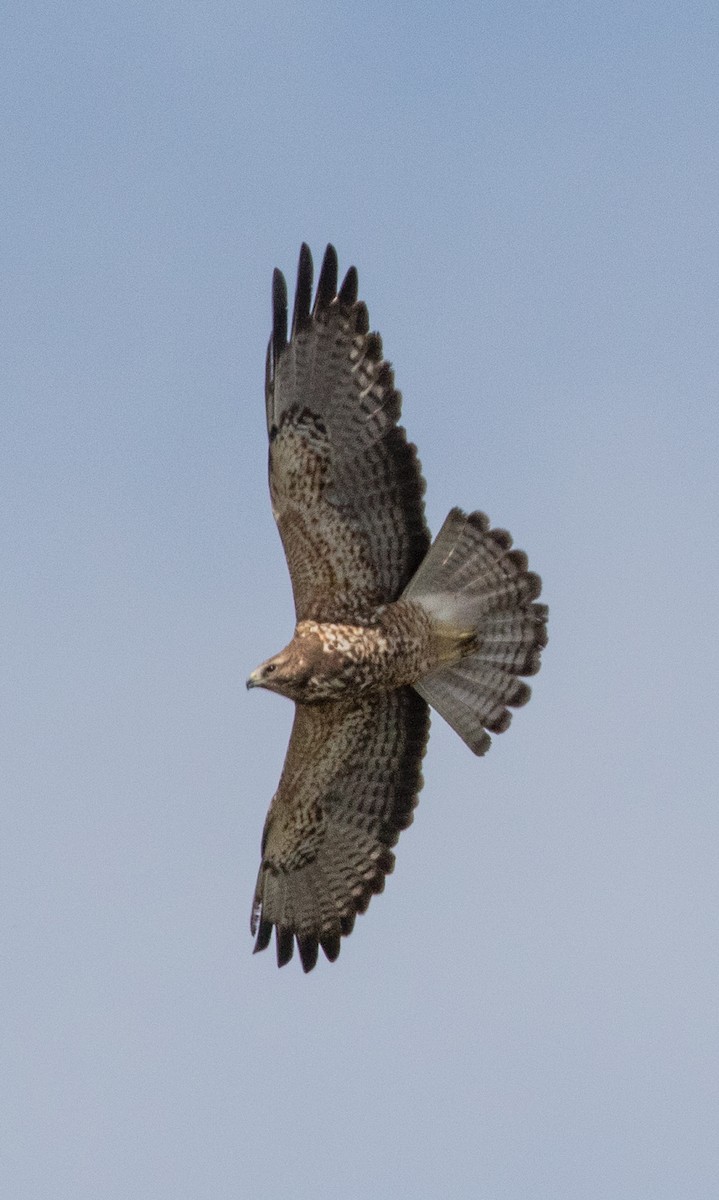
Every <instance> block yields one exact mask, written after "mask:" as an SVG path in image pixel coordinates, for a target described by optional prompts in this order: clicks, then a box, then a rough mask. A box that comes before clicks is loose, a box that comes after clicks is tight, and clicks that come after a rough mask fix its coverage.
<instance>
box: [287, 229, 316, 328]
mask: <svg viewBox="0 0 719 1200" xmlns="http://www.w3.org/2000/svg"><path fill="white" fill-rule="evenodd" d="M313 273H314V267H313V263H312V254H311V252H310V248H309V246H308V245H307V243H306V242H303V243H302V245H301V247H300V259H299V262H298V264H297V287H296V288H295V305H294V309H293V312H292V333H291V337H294V336H295V334H296V333H298V332H299V331H300V330H301V329H303V328H305V327H306V326H307V325H309V322H310V305H311V304H312V276H313Z"/></svg>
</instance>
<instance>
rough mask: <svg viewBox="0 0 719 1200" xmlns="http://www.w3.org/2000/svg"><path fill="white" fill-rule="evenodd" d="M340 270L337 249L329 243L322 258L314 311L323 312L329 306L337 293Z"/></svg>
mask: <svg viewBox="0 0 719 1200" xmlns="http://www.w3.org/2000/svg"><path fill="white" fill-rule="evenodd" d="M338 270H339V267H338V264H337V251H336V250H335V248H334V246H333V245H331V244H329V245H328V246H327V249H326V250H325V256H324V258H323V259H322V266H321V268H320V277H319V279H318V280H317V295H316V297H315V306H314V309H313V310H312V311H313V312H321V311H322V309H323V308H328V307H329V305H330V304H331V303H332V301H333V300H334V298H335V296H336V295H337V273H338Z"/></svg>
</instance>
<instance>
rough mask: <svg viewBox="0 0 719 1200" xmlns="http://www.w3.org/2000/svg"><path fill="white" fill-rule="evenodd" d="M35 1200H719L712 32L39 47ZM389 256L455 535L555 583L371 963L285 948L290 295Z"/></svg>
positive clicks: (275, 31)
mask: <svg viewBox="0 0 719 1200" xmlns="http://www.w3.org/2000/svg"><path fill="white" fill-rule="evenodd" d="M0 59H2V62H0V100H1V104H0V112H2V121H3V126H4V137H3V147H4V148H3V159H4V162H3V170H2V173H1V178H0V202H1V205H2V211H3V213H4V220H3V224H4V233H5V236H4V237H3V238H2V240H1V241H0V266H1V267H2V278H3V284H4V286H3V289H2V292H3V300H2V308H3V312H2V324H3V337H2V339H1V341H2V345H1V346H0V372H1V374H0V380H1V391H2V400H1V404H2V438H1V439H0V496H1V497H2V509H1V513H2V515H1V516H0V528H1V530H2V550H1V553H2V585H1V587H0V599H1V603H2V620H1V621H0V628H1V629H2V634H1V635H0V647H1V651H0V652H1V654H2V669H1V671H0V705H1V710H2V721H1V722H0V739H1V742H0V745H1V750H2V763H3V766H2V779H3V792H4V797H3V804H2V809H1V813H2V816H1V818H0V819H1V820H2V826H3V828H2V837H1V844H2V851H1V854H2V868H1V873H0V890H1V892H2V895H1V896H0V903H1V905H2V912H3V920H2V923H1V929H2V933H1V935H0V936H1V940H2V961H3V971H2V976H3V984H2V991H1V992H0V996H1V997H2V1000H1V1003H2V1008H3V1013H2V1021H1V1022H0V1025H1V1027H2V1068H1V1070H2V1078H3V1089H2V1091H3V1097H2V1104H3V1106H4V1107H5V1108H6V1111H5V1113H4V1115H3V1117H2V1121H1V1122H0V1124H1V1126H2V1129H3V1133H2V1140H3V1142H4V1145H3V1147H2V1153H1V1154H0V1180H1V1181H2V1185H3V1194H4V1195H7V1196H12V1197H18V1198H20V1197H22V1200H35V1198H37V1200H45V1198H46V1197H47V1196H49V1195H52V1196H53V1200H84V1198H85V1197H87V1198H88V1200H89V1198H92V1200H95V1198H96V1197H102V1198H103V1200H115V1198H116V1197H117V1198H118V1200H120V1198H122V1200H126V1197H128V1196H132V1197H133V1200H134V1198H138V1200H165V1198H166V1197H167V1198H168V1200H170V1198H172V1200H184V1198H187V1200H197V1198H198V1197H205V1196H207V1197H210V1196H211V1197H212V1198H213V1200H225V1198H227V1200H230V1198H236V1197H238V1196H245V1195H252V1196H254V1197H256V1198H257V1200H274V1198H275V1197H277V1196H278V1195H282V1194H291V1195H293V1196H297V1197H299V1198H300V1200H302V1198H304V1197H311V1198H312V1200H330V1198H332V1200H334V1198H335V1197H337V1196H341V1197H342V1198H343V1200H359V1198H360V1197H363V1198H364V1197H365V1196H366V1195H368V1194H370V1193H371V1194H376V1195H380V1196H382V1195H387V1196H393V1197H397V1198H398V1200H404V1198H405V1197H407V1198H408V1197H412V1198H413V1200H434V1198H435V1197H437V1196H449V1197H452V1198H455V1197H456V1198H464V1197H473V1198H474V1197H479V1198H480V1200H525V1198H526V1197H527V1196H532V1197H533V1198H542V1200H543V1198H545V1197H546V1198H547V1200H606V1198H607V1197H611V1198H612V1200H676V1198H677V1197H678V1196H682V1197H683V1198H684V1197H686V1198H687V1200H704V1198H706V1200H709V1198H710V1197H711V1198H712V1200H713V1198H714V1197H715V1196H716V1195H717V1191H718V1189H719V1139H718V1138H717V1127H718V1124H719V1083H718V1081H719V1061H718V1058H719V1053H718V1052H719V1033H718V1032H717V1019H716V1017H717V1011H718V1010H719V968H718V967H717V952H716V948H717V912H718V911H719V883H718V881H717V868H716V859H717V845H718V838H719V815H718V812H717V800H716V796H717V784H716V778H717V757H718V756H717V736H716V700H717V697H716V690H717V689H716V668H717V648H716V647H717V639H716V633H715V627H716V598H717V594H718V592H719V588H718V583H719V572H718V571H717V566H716V529H717V517H718V516H719V514H718V513H717V488H716V462H717V450H718V446H717V441H718V439H717V416H716V404H717V378H718V370H717V368H718V366H719V364H718V362H717V359H718V358H719V354H718V352H717V316H718V313H717V307H718V306H717V278H718V277H719V241H718V238H717V207H718V204H719V166H718V165H717V164H718V160H717V153H716V148H717V140H718V137H719V118H718V116H717V114H718V113H719V85H718V83H717V81H718V80H719V23H718V21H717V13H716V8H715V5H713V4H708V3H707V4H699V3H691V2H689V3H686V4H684V5H682V6H681V7H680V6H677V5H672V4H663V3H658V4H657V3H653V4H649V3H642V2H637V3H612V2H609V3H602V4H599V3H584V4H582V3H573V4H569V3H547V4H530V3H527V2H522V3H503V4H499V3H482V4H453V3H448V4H442V5H439V4H433V3H430V4H427V5H424V6H423V7H422V9H421V11H419V10H417V11H414V10H413V9H412V8H411V7H407V6H399V5H397V4H395V3H387V2H385V3H383V4H381V5H380V4H375V3H367V4H365V5H364V6H363V7H361V8H358V6H357V5H350V4H346V3H339V4H337V5H335V6H328V5H326V4H299V5H292V6H290V5H283V4H279V5H275V6H267V5H264V4H262V5H260V4H251V3H247V4H244V5H242V4H237V3H221V2H218V0H209V2H205V3H203V4H199V3H195V4H190V3H186V2H183V0H178V2H176V3H173V4H165V3H158V4H154V5H152V6H147V5H143V4H139V3H136V4H132V3H122V4H108V5H97V4H90V3H85V4H80V3H73V2H70V3H67V4H64V5H57V4H47V3H45V4H38V3H33V2H32V0H30V2H29V3H26V4H24V5H22V6H20V5H16V6H11V7H9V8H8V9H6V10H5V13H4V20H3V37H2V48H0ZM303 240H306V241H308V242H309V243H310V245H311V246H312V248H313V250H314V252H315V258H316V259H319V258H320V257H321V254H322V251H323V249H324V245H325V243H326V242H327V241H328V240H332V241H334V242H335V243H336V245H337V248H338V252H339V256H340V264H341V267H346V266H347V265H349V263H350V262H354V263H356V265H357V267H358V269H359V274H360V290H361V294H362V296H363V297H364V298H365V299H366V300H367V302H368V305H369V310H370V317H371V321H372V325H373V327H376V328H378V329H380V331H381V332H382V334H383V337H384V342H385V350H386V353H387V354H388V356H389V357H390V358H391V359H392V361H393V362H394V365H395V368H396V375H397V382H398V385H399V386H400V387H401V389H402V391H403V393H404V420H405V423H406V425H407V428H408V430H409V433H410V436H411V438H412V439H413V440H415V441H416V442H417V445H418V447H419V451H420V456H421V459H422V464H423V468H424V472H425V475H426V478H427V481H428V490H427V511H428V518H429V521H430V524H431V526H432V528H433V530H435V531H436V529H437V528H438V527H439V524H440V523H441V521H442V519H443V518H444V516H445V514H446V512H447V510H448V509H449V508H450V507H451V506H452V505H453V504H460V505H462V506H463V507H465V508H474V507H477V508H481V509H484V510H486V511H487V512H488V513H489V514H490V516H491V517H492V520H493V521H494V522H495V523H496V524H499V525H503V526H506V527H508V528H509V529H510V530H511V531H512V533H513V534H514V536H515V539H516V542H517V544H518V545H519V546H521V547H523V548H525V549H526V550H527V551H528V553H529V555H530V561H531V565H532V566H533V567H534V568H536V569H537V570H538V571H540V573H541V574H542V575H543V577H544V581H545V597H546V599H547V601H548V602H549V604H550V606H551V618H550V646H549V648H548V650H547V652H546V655H545V664H544V667H543V670H542V673H541V674H540V676H539V677H538V678H537V680H536V685H535V690H534V698H533V700H532V702H531V703H530V705H529V707H528V708H527V709H525V710H523V711H522V712H521V713H519V714H518V715H517V716H516V718H515V721H514V723H513V726H512V729H511V730H510V731H509V733H507V734H506V735H504V736H503V737H501V738H498V739H495V743H494V745H493V748H492V750H491V751H490V753H489V755H488V756H487V757H486V758H485V759H483V760H475V759H474V758H473V757H472V756H471V755H470V754H469V752H468V751H467V750H466V749H465V748H464V746H463V745H462V744H461V742H460V741H459V739H458V738H457V737H456V736H455V735H454V734H453V733H452V732H451V730H450V729H449V728H448V727H446V726H444V725H443V724H442V722H441V720H440V718H438V717H435V719H434V721H433V732H432V737H431V740H430V748H429V753H428V757H427V759H426V760H425V762H426V770H425V787H424V791H423V793H422V797H421V803H420V807H419V809H418V812H417V817H416V820H415V823H414V825H413V827H412V828H411V829H410V830H408V831H407V832H406V833H405V834H403V836H402V839H401V841H400V844H399V847H398V858H397V867H396V870H395V874H394V876H393V877H392V878H391V879H390V880H389V882H388V885H387V889H386V891H385V894H384V895H383V896H382V897H381V898H378V899H376V900H375V901H373V903H372V905H371V906H370V910H369V912H368V914H367V915H366V916H365V917H363V918H362V919H361V920H360V921H358V923H357V926H356V929H355V932H354V933H353V935H352V937H351V939H349V940H348V941H347V942H345V944H344V946H343V951H342V954H341V956H340V959H339V961H338V962H337V963H336V964H335V965H334V966H330V965H329V964H327V963H325V962H324V961H323V962H322V963H320V964H319V966H318V968H317V970H316V971H315V972H314V973H313V974H312V975H311V976H308V977H304V976H303V975H302V972H301V970H300V968H299V965H298V964H297V963H293V964H292V965H291V966H290V967H288V968H287V969H285V970H284V971H282V972H281V973H278V971H277V969H276V967H275V965H274V961H273V957H272V956H271V955H270V954H265V955H261V956H257V957H254V958H253V957H252V955H251V953H250V951H251V939H250V936H249V928H248V922H249V909H250V900H251V895H252V890H253V886H254V880H255V874H256V870H257V864H258V856H259V839H260V833H261V828H262V822H263V820H264V814H265V811H266V807H267V804H268V802H269V799H270V797H271V795H272V792H273V790H274V787H275V785H276V782H277V779H278V777H279V772H280V769H281V765H282V761H283V757H284V752H285V745H286V739H287V735H288V732H289V726H290V720H291V706H290V705H289V704H288V703H287V702H285V701H283V700H281V699H280V698H278V697H275V696H271V695H266V694H258V693H252V694H247V693H246V692H245V689H244V683H243V681H244V679H245V677H246V675H247V674H248V672H249V670H250V669H251V668H252V667H254V666H255V665H256V664H257V663H258V662H259V661H260V660H262V659H263V658H265V657H267V656H268V655H269V654H270V653H272V652H274V651H275V650H277V649H278V648H279V647H280V646H281V645H283V644H284V643H285V642H286V641H287V639H288V637H289V636H290V634H291V628H292V605H291V593H290V587H289V581H288V578H287V574H286V570H285V566H284V560H283V556H282V552H281V547H280V544H279V539H278V537H277V534H276V531H275V529H274V526H273V523H272V518H271V514H270V508H269V500H268V496H267V489H266V467H265V458H266V445H265V430H264V412H263V397H262V381H263V366H264V353H265V346H266V339H267V335H268V332H269V312H270V306H269V288H270V278H271V271H272V268H273V267H274V266H275V265H278V266H281V267H282V268H283V269H284V270H285V272H286V274H287V275H288V278H292V276H293V274H294V270H295V265H296V259H297V253H298V249H299V245H300V242H301V241H303Z"/></svg>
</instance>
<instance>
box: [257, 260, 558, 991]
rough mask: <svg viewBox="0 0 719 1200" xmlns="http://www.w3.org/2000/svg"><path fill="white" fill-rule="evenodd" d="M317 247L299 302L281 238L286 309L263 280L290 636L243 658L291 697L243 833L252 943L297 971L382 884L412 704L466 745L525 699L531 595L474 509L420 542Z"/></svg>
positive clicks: (534, 636)
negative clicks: (261, 818) (290, 598)
mask: <svg viewBox="0 0 719 1200" xmlns="http://www.w3.org/2000/svg"><path fill="white" fill-rule="evenodd" d="M337 279H338V276H337V255H336V253H335V250H334V248H333V247H332V246H328V247H327V251H326V253H325V256H324V261H323V263H322V269H321V271H320V276H319V281H318V284H317V292H316V295H315V298H314V304H313V303H312V258H311V255H310V252H309V249H308V248H307V246H304V245H303V246H302V249H301V251H300V260H299V270H298V274H297V289H296V293H295V303H294V312H293V316H292V327H291V329H290V332H289V339H288V336H287V287H286V284H285V280H284V277H283V275H282V274H281V272H279V271H275V273H274V278H273V290H272V299H273V327H272V336H271V338H270V343H269V346H268V350H267V368H266V382H265V397H266V405H267V432H268V435H269V442H270V450H269V477H270V494H271V497H272V511H273V513H274V516H275V520H276V521H277V525H278V527H279V531H280V536H281V538H282V543H283V546H284V549H285V554H286V556H287V564H288V567H289V571H290V576H291V579H292V589H293V593H294V601H295V612H296V618H297V624H296V628H295V633H294V637H293V638H292V641H291V642H290V643H289V645H288V646H287V647H286V648H285V649H284V650H282V651H280V653H279V654H276V655H275V656H274V658H270V659H268V661H267V662H265V663H263V664H262V666H260V667H258V668H257V670H255V671H253V672H252V674H251V675H250V677H249V679H248V681H247V686H248V687H264V688H268V689H269V690H270V691H274V692H279V693H280V694H281V695H283V696H288V697H289V698H290V699H291V700H294V702H295V719H294V725H293V727H292V735H291V737H290V743H289V747H288V750H287V757H286V759H285V765H284V769H283V771H282V777H281V779H280V783H279V787H278V789H277V792H276V793H275V796H274V798H273V800H272V803H271V805H270V809H269V812H268V814H267V820H266V822H265V829H264V835H263V838H262V864H261V866H260V871H259V877H258V880H257V889H256V892H255V898H254V904H253V909H252V933H253V934H256V942H255V950H256V951H257V950H264V949H265V948H266V947H267V945H268V943H269V941H270V937H271V935H272V928H273V926H274V927H275V930H276V943H277V962H278V965H279V966H284V964H285V963H287V962H288V961H289V960H290V959H291V957H292V954H293V950H294V944H295V941H296V942H297V946H298V948H299V952H300V957H301V960H302V966H303V967H304V969H305V971H310V970H312V968H313V967H314V965H315V963H316V961H317V955H318V949H319V947H320V946H321V947H322V949H323V951H324V953H325V955H326V956H327V958H328V959H330V960H331V961H334V959H335V958H336V957H337V955H338V954H339V951H340V938H341V937H342V936H346V935H347V934H348V933H350V932H351V930H352V927H353V925H354V922H355V917H356V915H357V913H361V912H364V911H365V909H366V908H367V905H368V904H369V901H370V898H371V896H372V894H373V893H375V892H381V891H382V889H383V887H384V879H385V876H386V875H387V874H389V872H390V871H391V870H392V868H393V866H394V854H393V853H392V847H393V846H394V845H395V843H396V841H397V839H398V837H399V834H400V832H401V830H403V829H406V828H407V826H408V825H409V824H410V823H411V821H412V816H413V810H414V807H415V805H416V803H417V796H418V793H419V790H420V788H421V786H422V775H421V770H420V766H421V760H422V756H423V754H424V751H425V747H426V743H427V738H428V735H429V707H428V705H431V706H432V707H433V708H434V709H436V711H437V712H438V713H440V714H441V716H443V717H444V719H445V720H446V721H448V722H449V724H450V725H451V726H452V728H453V729H455V730H456V731H457V733H458V734H459V736H460V737H461V738H462V740H463V741H464V742H466V744H467V745H468V746H469V748H470V749H471V750H473V751H474V753H475V754H484V752H485V751H486V750H487V748H488V747H489V744H490V737H489V733H490V732H491V733H501V732H502V731H503V730H505V729H506V728H507V726H508V725H509V722H510V712H509V710H508V707H507V706H512V707H517V706H519V705H521V704H525V703H526V702H527V700H528V699H529V694H530V691H529V687H528V685H527V684H526V683H525V682H524V681H523V680H522V679H521V678H520V676H523V675H533V674H535V673H536V672H537V671H538V670H539V664H540V652H541V649H542V647H543V646H544V645H545V644H546V641H547V634H546V622H547V609H546V607H545V605H543V604H537V603H536V600H537V597H538V596H539V593H540V590H541V583H540V579H539V577H538V576H537V575H535V574H534V573H533V572H531V571H529V570H528V569H527V556H526V555H525V554H524V553H523V552H522V551H521V550H513V549H512V539H511V537H510V536H509V534H508V533H507V532H506V531H505V530H503V529H490V526H489V521H488V520H487V518H486V517H485V516H484V514H483V513H479V512H473V513H469V514H465V513H464V512H462V511H461V510H460V509H458V508H454V509H452V511H451V512H450V514H449V516H448V517H447V519H446V521H445V523H444V525H443V526H442V528H441V530H440V532H439V534H438V535H437V537H436V538H435V540H434V542H432V543H431V545H430V535H429V530H428V528H427V524H426V522H425V517H424V504H423V500H422V496H423V493H424V487H425V485H424V480H423V478H422V475H421V471H420V465H419V462H418V460H417V454H416V450H415V447H414V446H413V445H411V444H410V443H408V442H407V439H406V436H405V431H404V429H403V428H402V427H401V426H400V425H399V424H398V421H399V416H400V402H401V398H400V394H399V392H398V391H396V389H395V386H394V375H393V372H392V369H391V367H390V365H389V363H388V362H386V361H385V359H384V358H383V355H382V342H381V340H380V337H379V334H377V333H370V332H369V319H368V315H367V309H366V307H365V305H364V304H363V303H362V302H361V301H358V299H357V272H356V270H355V268H354V267H350V269H349V270H348V272H347V274H346V276H345V278H344V282H343V283H342V285H341V286H340V288H339V290H338V288H337Z"/></svg>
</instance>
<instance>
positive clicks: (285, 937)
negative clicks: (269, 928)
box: [275, 925, 295, 967]
mask: <svg viewBox="0 0 719 1200" xmlns="http://www.w3.org/2000/svg"><path fill="white" fill-rule="evenodd" d="M275 940H276V942H277V966H278V967H284V966H286V965H287V963H288V962H289V961H290V959H291V958H292V955H293V954H294V951H295V935H294V933H293V932H292V930H291V929H286V928H285V927H284V926H283V925H277V926H276V927H275Z"/></svg>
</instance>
